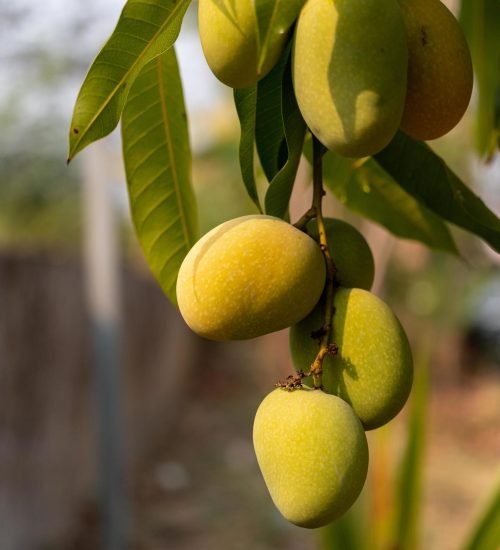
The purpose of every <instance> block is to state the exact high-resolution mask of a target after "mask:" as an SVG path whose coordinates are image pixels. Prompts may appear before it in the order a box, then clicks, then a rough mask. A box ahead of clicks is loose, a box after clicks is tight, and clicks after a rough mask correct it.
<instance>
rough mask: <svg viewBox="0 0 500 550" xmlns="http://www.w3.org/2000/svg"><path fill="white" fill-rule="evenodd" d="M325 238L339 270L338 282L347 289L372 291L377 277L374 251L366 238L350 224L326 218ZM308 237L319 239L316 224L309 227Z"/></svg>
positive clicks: (336, 277)
mask: <svg viewBox="0 0 500 550" xmlns="http://www.w3.org/2000/svg"><path fill="white" fill-rule="evenodd" d="M325 227H326V238H327V241H328V248H329V249H330V255H331V257H332V260H333V263H334V264H335V267H336V268H337V273H336V274H335V279H336V282H337V283H338V284H339V285H340V286H343V287H347V288H364V289H365V290H370V288H371V287H372V285H373V279H374V276H375V263H374V260H373V254H372V251H371V249H370V247H369V245H368V243H367V242H366V239H365V238H364V237H363V235H362V234H361V233H360V232H359V231H358V230H357V229H356V228H355V227H354V226H352V225H351V224H349V223H347V222H345V221H343V220H338V219H333V218H325ZM307 231H308V233H309V235H311V237H312V238H313V239H315V240H317V239H318V229H317V224H316V221H314V220H313V221H311V222H309V224H308V225H307Z"/></svg>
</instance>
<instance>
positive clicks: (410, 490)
mask: <svg viewBox="0 0 500 550" xmlns="http://www.w3.org/2000/svg"><path fill="white" fill-rule="evenodd" d="M422 349H424V351H420V358H419V361H418V363H417V368H416V370H415V381H414V384H413V390H412V397H411V408H410V417H409V424H408V440H407V443H406V449H405V452H404V455H403V460H402V463H401V466H400V472H399V479H398V482H397V485H396V491H397V495H396V502H397V506H396V507H395V510H396V518H395V529H396V533H395V536H396V544H395V545H394V547H395V548H396V547H397V548H404V549H405V550H415V549H416V548H418V526H419V521H420V515H421V506H422V486H423V462H424V444H425V433H426V422H427V416H426V410H427V402H428V394H429V372H428V367H429V355H430V345H424V346H423V347H422V346H421V347H420V350H422Z"/></svg>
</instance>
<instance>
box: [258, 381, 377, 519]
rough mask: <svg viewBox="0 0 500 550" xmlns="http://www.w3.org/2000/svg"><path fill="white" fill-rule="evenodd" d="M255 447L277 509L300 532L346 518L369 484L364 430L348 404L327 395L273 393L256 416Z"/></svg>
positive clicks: (300, 392) (300, 391) (314, 392)
mask: <svg viewBox="0 0 500 550" xmlns="http://www.w3.org/2000/svg"><path fill="white" fill-rule="evenodd" d="M253 443H254V448H255V454H256V456H257V462H258V464H259V467H260V469H261V472H262V475H263V477H264V481H265V482H266V485H267V488H268V490H269V493H270V494H271V498H272V499H273V502H274V504H275V505H276V507H277V508H278V510H279V511H280V512H281V513H282V514H283V516H284V517H285V518H286V519H287V520H288V521H290V522H292V523H294V524H295V525H299V526H300V527H308V528H316V527H321V526H323V525H326V524H327V523H330V522H331V521H333V520H334V519H337V518H338V517H340V516H341V515H342V514H343V513H344V512H346V511H347V509H348V508H349V507H350V506H351V505H352V504H353V503H354V501H355V500H356V499H357V497H358V496H359V494H360V492H361V489H362V488H363V485H364V483H365V479H366V474H367V470H368V445H367V441H366V435H365V433H364V431H363V427H362V426H361V423H360V422H359V420H358V418H357V417H356V415H355V414H354V412H353V410H352V409H351V407H350V406H349V405H348V404H347V403H346V402H345V401H343V400H342V399H340V398H338V397H335V396H334V395H329V394H327V393H324V392H322V391H321V390H309V389H297V390H294V391H286V390H284V389H281V388H279V389H276V390H274V391H273V392H271V393H270V394H269V395H268V396H267V397H266V398H265V399H264V401H262V403H261V404H260V406H259V408H258V410H257V414H256V415H255V421H254V426H253Z"/></svg>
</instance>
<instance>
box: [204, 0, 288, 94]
mask: <svg viewBox="0 0 500 550" xmlns="http://www.w3.org/2000/svg"><path fill="white" fill-rule="evenodd" d="M282 6H283V5H282ZM278 9H283V7H281V8H280V6H278ZM198 27H199V33H200V40H201V45H202V48H203V53H204V54H205V58H206V60H207V63H208V65H209V67H210V68H211V69H212V72H213V73H214V74H215V76H216V77H217V78H218V79H219V80H220V81H222V82H224V84H227V85H228V86H231V88H246V87H247V86H252V85H254V84H255V83H256V82H257V81H258V80H260V79H261V78H262V77H263V76H265V75H266V74H267V73H268V72H269V71H270V70H271V69H272V68H273V67H274V65H275V64H276V62H277V61H278V59H279V57H280V55H281V52H282V51H283V48H284V46H285V42H286V39H287V36H288V33H287V31H288V29H282V32H281V34H276V35H275V36H274V40H273V41H272V43H270V45H269V48H268V49H267V51H266V52H265V58H264V59H263V60H260V59H259V57H260V52H259V29H258V24H257V16H256V12H255V0H237V1H235V0H199V4H198ZM259 65H260V67H259Z"/></svg>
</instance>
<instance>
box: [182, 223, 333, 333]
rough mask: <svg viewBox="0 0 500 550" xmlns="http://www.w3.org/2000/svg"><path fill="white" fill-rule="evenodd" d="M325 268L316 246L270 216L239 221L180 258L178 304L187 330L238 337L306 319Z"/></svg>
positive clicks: (218, 230)
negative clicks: (187, 327) (187, 326)
mask: <svg viewBox="0 0 500 550" xmlns="http://www.w3.org/2000/svg"><path fill="white" fill-rule="evenodd" d="M325 278H326V269H325V260H324V257H323V253H322V252H321V249H320V247H319V246H318V244H317V243H316V242H315V241H314V240H313V239H311V237H309V236H308V235H306V234H305V233H304V232H302V231H299V230H298V229H297V228H296V227H294V226H293V225H291V224H289V223H287V222H284V221H283V220H280V219H278V218H273V217H272V216H261V215H252V216H242V217H240V218H236V219H234V220H230V221H227V222H225V223H223V224H221V225H219V226H217V227H216V228H214V229H212V231H209V232H208V233H207V234H206V235H204V236H203V237H202V238H201V239H200V240H199V241H198V242H197V243H196V244H195V245H194V246H193V248H192V249H191V250H190V251H189V253H188V254H187V256H186V257H185V258H184V261H183V262H182V265H181V267H180V270H179V275H178V277H177V302H178V304H179V309H180V312H181V314H182V316H183V317H184V320H185V321H186V323H187V324H188V325H189V326H190V327H191V329H192V330H193V331H194V332H196V333H197V334H199V335H200V336H203V337H205V338H209V339H211V340H242V339H247V338H255V337H256V336H261V335H263V334H267V333H269V332H274V331H276V330H281V329H283V328H286V327H289V326H291V325H293V324H294V323H297V322H298V321H300V320H301V319H303V318H304V317H305V316H306V315H307V314H308V313H309V312H310V311H311V310H312V309H313V308H314V306H315V305H316V303H317V302H318V300H319V298H320V296H321V292H322V291H323V287H324V285H325Z"/></svg>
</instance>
